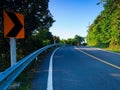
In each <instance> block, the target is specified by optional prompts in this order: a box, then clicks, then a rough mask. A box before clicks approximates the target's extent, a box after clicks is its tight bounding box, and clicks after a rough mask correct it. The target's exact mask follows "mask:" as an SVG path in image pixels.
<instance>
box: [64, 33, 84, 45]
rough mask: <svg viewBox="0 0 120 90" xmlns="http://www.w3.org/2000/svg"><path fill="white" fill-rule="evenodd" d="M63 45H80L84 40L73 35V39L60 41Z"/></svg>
mask: <svg viewBox="0 0 120 90" xmlns="http://www.w3.org/2000/svg"><path fill="white" fill-rule="evenodd" d="M62 42H63V43H64V44H69V45H78V46H79V45H81V44H82V42H84V38H83V37H81V36H78V35H75V36H74V38H69V39H67V40H62Z"/></svg>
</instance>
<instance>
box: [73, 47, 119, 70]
mask: <svg viewBox="0 0 120 90" xmlns="http://www.w3.org/2000/svg"><path fill="white" fill-rule="evenodd" d="M75 49H76V50H79V51H80V52H82V53H84V54H86V55H87V56H90V57H92V58H94V59H96V60H98V61H100V62H103V63H105V64H107V65H109V66H112V67H114V68H116V69H119V70H120V67H119V66H117V65H114V64H112V63H109V62H107V61H105V60H102V59H100V58H97V57H95V56H93V55H91V54H88V53H86V52H84V51H82V50H80V48H77V47H75Z"/></svg>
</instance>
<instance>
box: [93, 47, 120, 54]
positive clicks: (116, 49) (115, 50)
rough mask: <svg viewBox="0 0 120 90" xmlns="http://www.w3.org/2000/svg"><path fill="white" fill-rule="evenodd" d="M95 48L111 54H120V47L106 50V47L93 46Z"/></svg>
mask: <svg viewBox="0 0 120 90" xmlns="http://www.w3.org/2000/svg"><path fill="white" fill-rule="evenodd" d="M93 47H96V48H101V49H104V50H108V51H111V52H117V53H120V48H119V47H116V48H113V47H108V48H106V47H103V46H93Z"/></svg>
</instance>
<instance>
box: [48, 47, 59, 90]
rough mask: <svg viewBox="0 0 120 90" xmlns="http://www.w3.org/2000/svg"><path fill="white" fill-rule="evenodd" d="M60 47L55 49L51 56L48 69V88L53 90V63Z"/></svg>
mask: <svg viewBox="0 0 120 90" xmlns="http://www.w3.org/2000/svg"><path fill="white" fill-rule="evenodd" d="M58 49H59V48H57V49H55V50H54V51H53V53H52V55H51V57H50V63H49V71H48V81H47V90H53V79H52V64H53V56H54V54H55V52H56V51H57V50H58Z"/></svg>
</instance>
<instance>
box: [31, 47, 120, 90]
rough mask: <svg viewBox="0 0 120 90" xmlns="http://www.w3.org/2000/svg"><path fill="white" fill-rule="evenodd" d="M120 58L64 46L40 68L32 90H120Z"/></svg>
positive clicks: (100, 52) (104, 52) (91, 49)
mask: <svg viewBox="0 0 120 90" xmlns="http://www.w3.org/2000/svg"><path fill="white" fill-rule="evenodd" d="M119 66H120V54H117V53H111V52H107V51H103V50H100V49H96V48H92V47H75V46H63V47H60V48H58V49H56V50H55V51H54V52H53V53H52V54H51V55H48V56H47V58H45V60H44V61H43V62H42V63H41V64H40V66H39V67H38V69H37V70H36V73H35V75H34V78H33V80H32V90H120V67H119Z"/></svg>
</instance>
